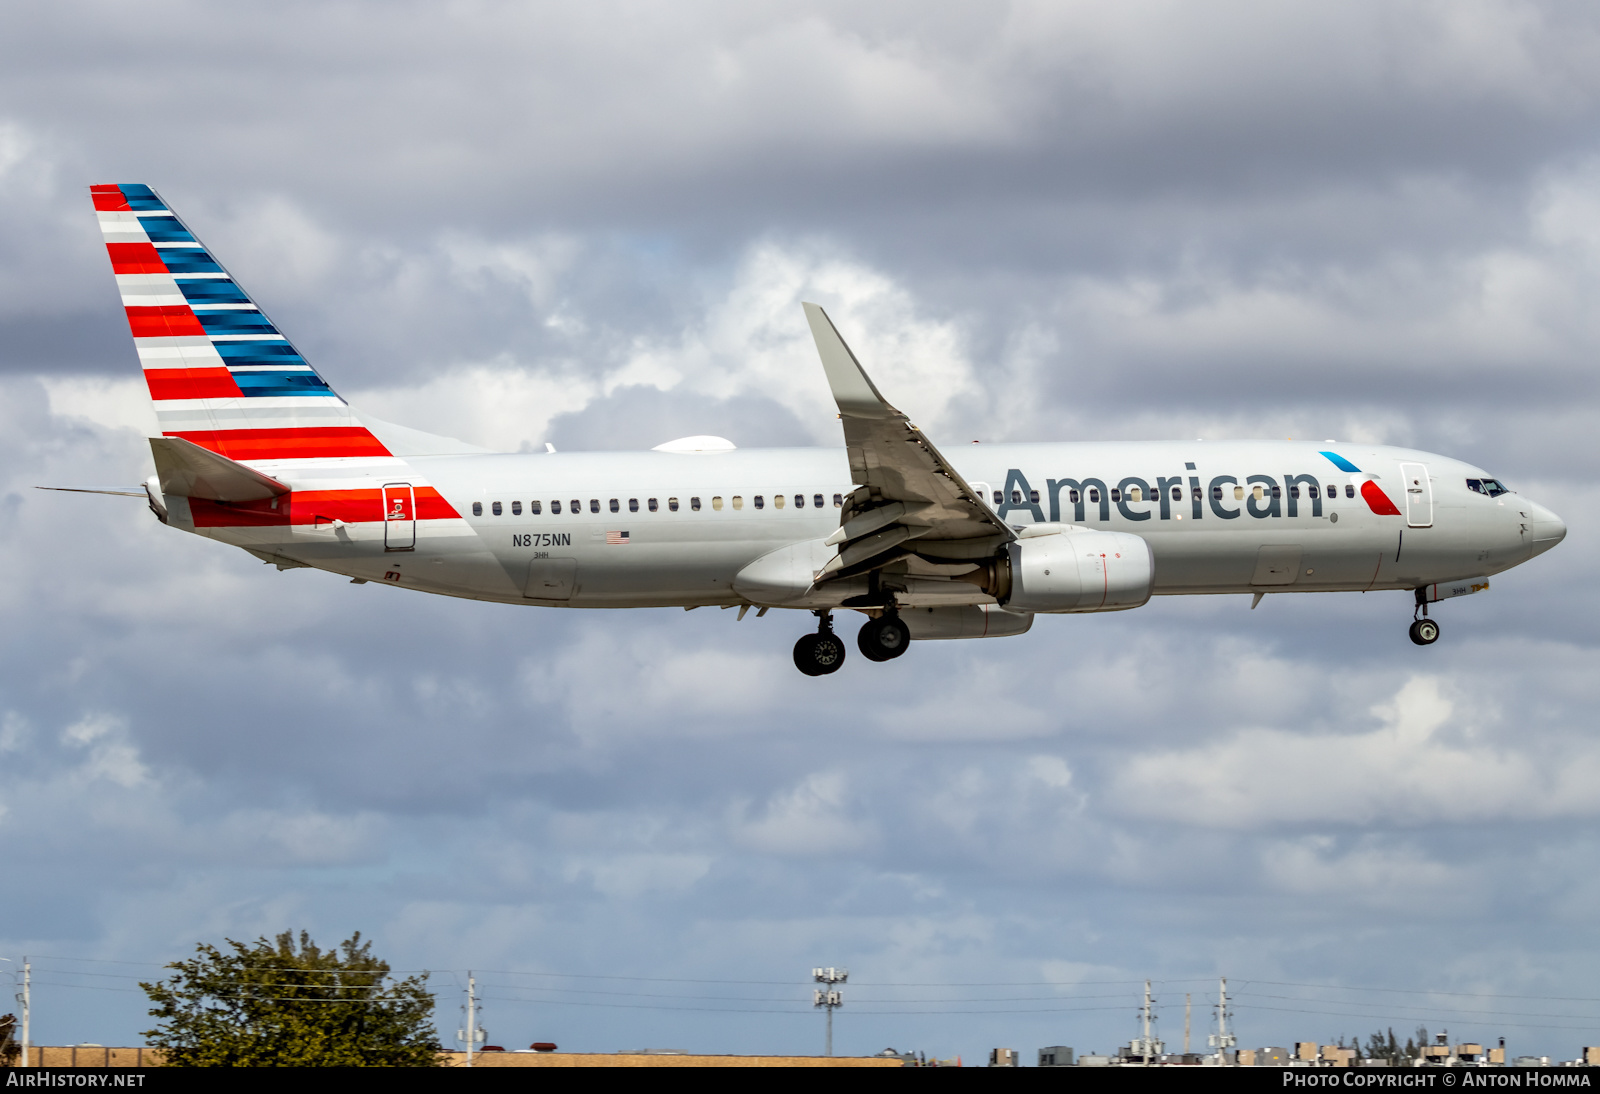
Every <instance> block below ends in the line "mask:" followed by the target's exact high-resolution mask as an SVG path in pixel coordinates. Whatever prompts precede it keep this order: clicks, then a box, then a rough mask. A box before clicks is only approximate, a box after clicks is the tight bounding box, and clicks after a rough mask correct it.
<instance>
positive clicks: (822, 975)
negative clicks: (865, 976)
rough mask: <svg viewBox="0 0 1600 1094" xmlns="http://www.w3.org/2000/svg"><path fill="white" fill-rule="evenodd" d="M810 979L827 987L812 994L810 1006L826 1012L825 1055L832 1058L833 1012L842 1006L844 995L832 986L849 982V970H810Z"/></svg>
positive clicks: (830, 968)
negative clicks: (826, 1049)
mask: <svg viewBox="0 0 1600 1094" xmlns="http://www.w3.org/2000/svg"><path fill="white" fill-rule="evenodd" d="M811 979H813V980H815V981H816V982H817V983H819V984H826V985H827V987H826V988H818V989H816V990H815V991H814V992H812V999H813V1002H812V1006H814V1007H822V1008H823V1009H824V1010H825V1011H826V1012H827V1015H828V1051H827V1053H826V1054H827V1055H829V1056H832V1055H833V1011H834V1008H835V1007H842V1006H844V993H843V992H841V991H839V990H838V989H837V988H835V987H834V985H835V984H843V983H844V982H845V981H846V980H849V979H850V970H849V969H835V968H832V967H829V968H826V969H812V970H811Z"/></svg>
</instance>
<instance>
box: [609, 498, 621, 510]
mask: <svg viewBox="0 0 1600 1094" xmlns="http://www.w3.org/2000/svg"><path fill="white" fill-rule="evenodd" d="M611 511H612V512H613V513H620V512H622V506H620V505H618V504H617V499H616V498H612V499H611Z"/></svg>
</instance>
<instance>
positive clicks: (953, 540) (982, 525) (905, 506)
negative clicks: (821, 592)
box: [804, 304, 1015, 572]
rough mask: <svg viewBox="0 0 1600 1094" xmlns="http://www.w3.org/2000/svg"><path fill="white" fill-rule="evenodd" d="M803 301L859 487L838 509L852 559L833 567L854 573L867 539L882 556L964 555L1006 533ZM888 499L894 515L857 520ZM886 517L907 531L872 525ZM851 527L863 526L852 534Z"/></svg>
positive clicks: (1005, 538) (865, 558)
mask: <svg viewBox="0 0 1600 1094" xmlns="http://www.w3.org/2000/svg"><path fill="white" fill-rule="evenodd" d="M804 307H805V312H806V321H807V323H809V324H810V326H811V336H812V337H813V338H814V339H815V340H816V343H817V353H818V355H819V356H820V357H821V358H822V368H823V372H824V373H826V375H827V377H828V386H829V387H830V388H832V390H833V399H834V402H835V403H836V404H838V407H839V418H840V421H841V422H842V423H843V425H844V438H845V448H846V452H847V454H848V456H849V459H850V475H851V478H852V480H853V481H854V482H855V483H856V484H857V485H858V486H859V487H861V489H859V490H857V491H855V492H854V493H853V494H851V495H850V498H849V499H848V501H847V502H846V504H845V508H844V512H843V513H842V514H841V515H840V516H841V520H840V524H841V529H842V530H844V531H845V532H846V536H847V537H848V538H849V539H850V540H851V542H850V543H849V544H848V545H847V546H845V547H843V548H842V549H841V551H840V557H841V558H844V557H846V556H850V557H851V559H852V561H851V562H849V563H841V564H840V566H841V567H842V569H841V570H840V571H837V572H843V571H844V570H848V571H850V572H860V569H861V565H862V564H863V563H867V562H870V560H871V558H872V557H873V556H872V555H871V554H867V555H863V553H862V552H863V551H867V550H868V549H869V548H870V547H872V546H878V545H881V548H880V550H879V552H878V555H879V556H880V557H881V559H882V561H884V562H887V561H890V560H892V559H893V558H897V557H903V556H904V555H905V554H906V553H916V554H926V555H930V556H933V557H940V556H941V555H946V556H953V557H958V558H971V557H975V556H978V555H982V554H986V553H988V551H989V550H992V549H998V548H999V547H1000V546H1001V545H1003V544H1005V543H1007V542H1009V541H1010V540H1012V539H1014V538H1015V536H1014V535H1013V533H1012V531H1011V529H1010V528H1008V527H1007V526H1006V525H1005V524H1004V523H1003V522H1001V521H1000V520H999V519H998V518H996V517H995V515H994V513H993V511H992V510H990V509H989V507H988V506H987V505H984V504H983V502H982V501H980V500H979V498H978V495H977V492H976V491H974V490H973V489H972V487H971V486H969V485H967V483H966V480H964V479H963V478H962V477H961V475H960V473H959V472H957V471H956V469H955V468H954V467H953V466H951V464H950V461H949V460H947V459H945V458H944V456H943V455H942V454H941V453H940V452H939V450H938V449H937V448H935V447H934V445H933V442H932V441H930V440H928V438H927V437H925V436H924V435H923V433H922V431H921V430H920V429H918V428H917V427H916V426H915V425H912V424H911V422H910V421H909V420H908V419H907V418H906V416H905V415H904V414H902V413H901V412H900V411H898V410H896V409H895V408H894V407H893V406H891V405H890V404H889V401H888V400H887V399H885V398H884V397H883V395H882V394H881V393H880V392H879V391H878V389H877V387H876V385H874V384H873V382H872V380H871V378H869V377H868V376H867V373H866V370H865V369H863V368H862V367H861V362H859V361H858V360H856V356H855V354H854V353H852V352H851V351H850V347H849V346H848V345H846V344H845V341H844V339H843V338H842V337H841V336H840V334H839V331H838V329H837V328H835V327H834V325H833V321H832V320H831V319H829V318H828V313H827V312H825V311H823V310H822V309H821V308H820V307H818V306H817V305H816V304H805V305H804ZM895 503H900V504H901V512H900V513H899V514H896V516H895V518H894V519H892V520H881V519H866V520H862V518H863V517H869V518H870V516H871V515H873V514H875V513H876V512H877V511H878V510H881V509H883V508H884V507H886V506H890V505H894V504H895ZM857 521H860V523H859V524H856V523H855V522H857ZM886 524H887V525H888V526H889V527H890V528H898V527H904V528H905V529H906V531H907V533H908V534H906V535H900V536H895V535H885V534H883V532H881V531H880V529H882V528H884V526H885V525H886ZM853 527H859V528H863V529H865V531H864V532H863V533H854V532H852V531H851V529H852V528H853ZM858 537H859V538H858ZM908 540H914V543H912V544H908V543H907V542H906V541H908ZM833 542H835V543H838V542H840V540H838V539H835V540H833ZM946 549H948V550H946Z"/></svg>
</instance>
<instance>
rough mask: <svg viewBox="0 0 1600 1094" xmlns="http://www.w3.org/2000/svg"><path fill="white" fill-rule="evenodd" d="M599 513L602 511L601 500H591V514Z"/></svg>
mask: <svg viewBox="0 0 1600 1094" xmlns="http://www.w3.org/2000/svg"><path fill="white" fill-rule="evenodd" d="M599 511H600V499H599V498H590V499H589V512H591V513H598V512H599Z"/></svg>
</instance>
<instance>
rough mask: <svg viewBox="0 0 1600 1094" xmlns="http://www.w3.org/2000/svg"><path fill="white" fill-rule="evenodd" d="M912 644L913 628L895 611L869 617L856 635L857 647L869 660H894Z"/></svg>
mask: <svg viewBox="0 0 1600 1094" xmlns="http://www.w3.org/2000/svg"><path fill="white" fill-rule="evenodd" d="M909 645H911V629H910V628H909V627H907V626H906V625H905V623H903V622H901V619H900V616H899V615H897V614H895V613H894V612H885V613H884V614H882V615H880V616H879V617H878V618H876V619H869V620H867V621H866V623H865V624H863V625H862V627H861V633H859V634H857V635H856V647H857V648H858V649H859V650H860V651H861V656H863V657H865V658H866V659H867V660H868V661H893V660H894V659H895V658H896V657H899V656H900V655H901V654H902V653H905V652H906V647H907V646H909Z"/></svg>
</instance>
